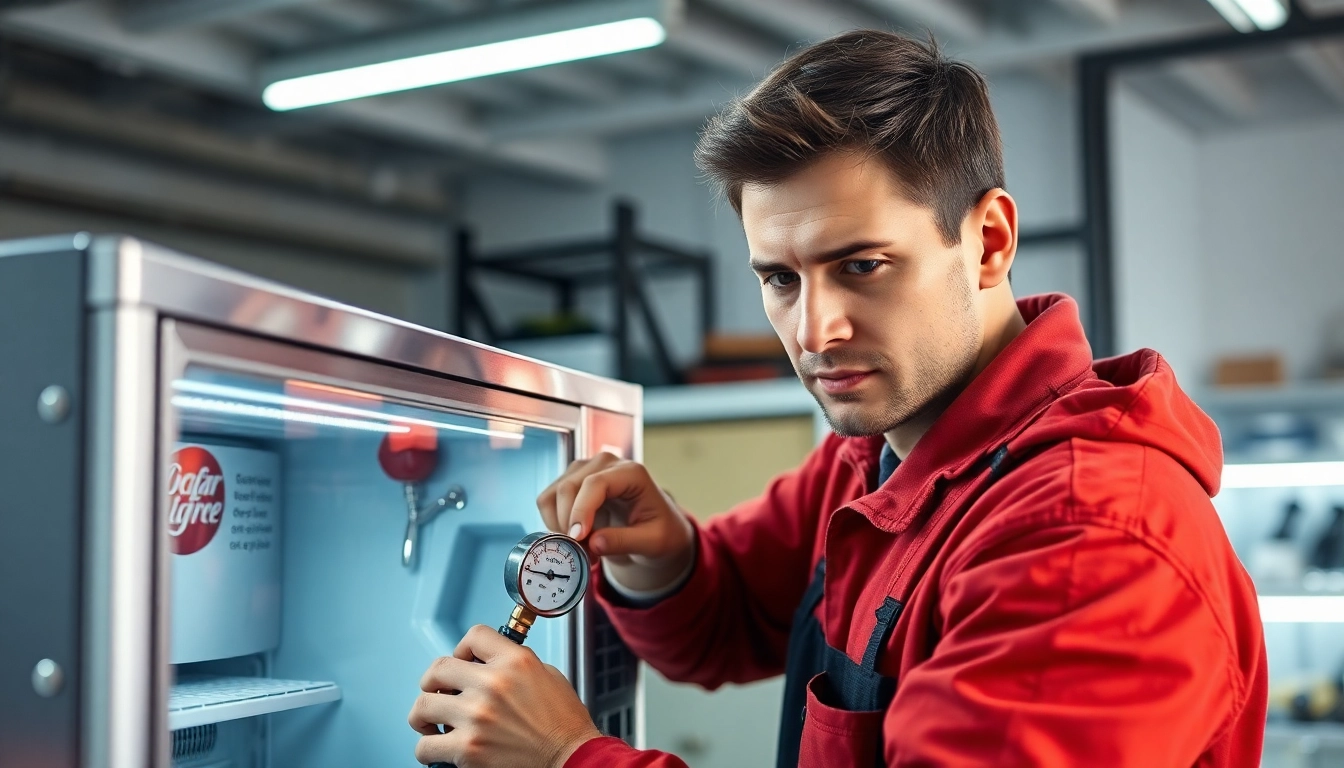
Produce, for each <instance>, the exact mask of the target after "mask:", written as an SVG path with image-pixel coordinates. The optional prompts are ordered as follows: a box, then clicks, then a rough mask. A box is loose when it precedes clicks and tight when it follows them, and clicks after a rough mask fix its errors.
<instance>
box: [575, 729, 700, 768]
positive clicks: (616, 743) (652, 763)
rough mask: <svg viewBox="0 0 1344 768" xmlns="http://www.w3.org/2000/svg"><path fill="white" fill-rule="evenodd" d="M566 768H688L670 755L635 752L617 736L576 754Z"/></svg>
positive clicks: (593, 742)
mask: <svg viewBox="0 0 1344 768" xmlns="http://www.w3.org/2000/svg"><path fill="white" fill-rule="evenodd" d="M565 768H686V763H684V762H682V761H681V758H679V757H677V756H676V755H672V754H668V753H667V752H659V751H658V750H656V749H635V748H634V747H632V746H630V745H629V744H626V743H625V742H624V741H621V740H620V739H618V738H615V737H614V736H603V737H602V738H600V739H590V740H588V741H586V742H584V743H583V746H581V747H579V748H578V749H576V750H574V754H572V755H570V756H569V759H568V760H566V761H565Z"/></svg>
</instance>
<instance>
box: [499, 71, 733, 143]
mask: <svg viewBox="0 0 1344 768" xmlns="http://www.w3.org/2000/svg"><path fill="white" fill-rule="evenodd" d="M748 85H749V84H748V83H747V82H745V81H744V82H743V84H742V90H745V89H746V88H747V87H748ZM736 95H737V91H735V90H734V89H731V88H729V87H727V86H725V85H723V84H721V83H712V84H701V85H700V86H698V87H695V88H692V89H690V90H689V91H688V92H687V93H685V94H683V95H680V96H675V97H667V96H663V95H658V96H645V97H642V98H629V99H626V100H625V101H622V102H621V103H620V104H618V105H615V106H612V107H609V108H607V109H601V110H594V109H574V108H565V109H556V110H550V111H548V112H545V113H543V114H540V115H536V116H534V117H529V118H527V119H524V120H519V119H503V120H495V121H490V122H488V123H487V125H488V126H489V127H490V132H491V135H493V136H495V137H497V138H499V139H501V140H516V139H525V138H537V137H545V136H552V137H553V136H575V137H583V136H586V137H594V136H598V137H610V136H618V135H621V134H629V133H637V132H640V131H647V130H653V129H656V128H664V127H667V126H671V125H687V124H694V123H697V122H700V121H702V120H704V119H705V118H707V117H709V116H710V115H712V114H714V113H715V112H716V111H718V109H719V108H720V107H721V106H722V105H723V104H724V103H726V102H728V101H729V100H731V99H732V98H734V97H735V96H736Z"/></svg>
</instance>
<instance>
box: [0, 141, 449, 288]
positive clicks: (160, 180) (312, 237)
mask: <svg viewBox="0 0 1344 768" xmlns="http://www.w3.org/2000/svg"><path fill="white" fill-rule="evenodd" d="M0 175H3V176H4V178H5V179H6V180H7V183H8V186H9V188H10V189H18V190H20V191H22V190H26V189H32V190H35V191H41V192H43V193H45V196H47V197H49V198H52V199H54V200H58V201H60V202H63V203H66V204H73V205H76V206H79V205H84V206H88V205H93V206H97V207H99V208H102V209H106V210H110V211H117V212H119V213H121V214H123V215H151V216H154V217H157V218H165V219H174V220H178V221H186V222H191V223H192V224H193V225H196V226H201V227H205V228H214V229H224V230H228V231H231V232H238V233H244V232H245V233H247V234H249V235H251V236H257V237H263V238H267V239H277V240H281V241H294V240H302V241H304V242H305V243H306V244H307V245H308V247H314V248H319V249H323V250H327V249H329V250H332V251H336V252H342V253H350V252H359V253H362V254H364V255H365V258H368V257H369V256H370V255H376V256H377V257H378V258H380V259H381V260H384V261H385V262H393V263H400V264H405V265H414V266H421V267H433V266H435V265H436V264H439V263H442V259H443V249H444V243H443V231H444V230H443V223H442V218H441V217H439V216H435V217H424V216H418V217H416V216H405V215H396V214H392V213H389V212H388V211H386V210H379V209H377V208H375V207H373V206H366V205H350V204H346V203H341V202H338V201H335V200H331V199H328V198H322V197H317V196H313V195H300V194H294V193H291V192H284V191H281V190H278V189H276V188H275V187H273V186H270V185H266V184H258V183H249V182H243V181H238V180H231V179H228V178H225V177H222V176H214V175H206V174H201V173H193V172H189V171H186V170H183V169H182V168H180V167H175V166H173V165H172V164H169V163H161V164H149V163H146V162H144V161H141V160H134V159H130V158H127V157H126V156H125V155H124V154H120V153H113V152H107V151H101V150H97V149H93V148H89V147H85V146H81V145H79V144H76V143H73V142H64V141H56V140H53V139H52V138H51V137H48V136H26V135H23V134H20V133H16V132H13V131H0Z"/></svg>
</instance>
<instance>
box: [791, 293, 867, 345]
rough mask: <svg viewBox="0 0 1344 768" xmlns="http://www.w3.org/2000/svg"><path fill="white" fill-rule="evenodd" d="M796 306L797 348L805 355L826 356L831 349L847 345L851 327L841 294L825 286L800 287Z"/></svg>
mask: <svg viewBox="0 0 1344 768" xmlns="http://www.w3.org/2000/svg"><path fill="white" fill-rule="evenodd" d="M799 306H800V307H801V308H802V316H801V317H800V318H799V319H798V334H797V339H798V345H799V346H800V347H802V349H803V351H804V352H813V353H819V352H825V351H826V350H828V349H829V348H830V347H831V346H832V345H834V344H836V343H839V342H845V341H849V340H850V338H852V337H853V335H854V327H853V325H852V324H851V323H850V320H849V307H848V305H847V302H846V301H845V297H844V295H843V293H842V292H841V291H837V290H835V289H834V288H828V287H827V286H825V285H812V286H807V285H804V286H803V290H802V296H801V297H800V301H799Z"/></svg>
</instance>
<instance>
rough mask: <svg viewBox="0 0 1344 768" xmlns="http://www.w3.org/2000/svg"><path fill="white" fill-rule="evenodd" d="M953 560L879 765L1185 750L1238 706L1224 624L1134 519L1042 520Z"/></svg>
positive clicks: (1162, 754)
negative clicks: (927, 648)
mask: <svg viewBox="0 0 1344 768" xmlns="http://www.w3.org/2000/svg"><path fill="white" fill-rule="evenodd" d="M1038 522H1039V521H1038ZM949 566H950V567H949V569H948V571H947V572H946V573H947V574H948V576H947V577H945V579H944V582H943V584H942V588H943V589H942V598H941V611H940V614H939V617H940V619H941V627H940V629H941V639H940V640H939V641H938V645H937V647H936V649H935V651H934V653H933V655H932V657H931V658H929V659H928V660H927V661H925V662H924V663H922V664H920V665H919V666H917V667H915V668H913V669H912V670H910V671H909V672H907V674H906V676H905V679H904V680H903V681H902V682H901V685H900V686H899V688H898V690H897V693H896V697H895V699H894V700H893V701H892V704H891V706H890V708H889V709H888V710H887V714H886V716H885V719H884V723H883V740H884V752H885V756H886V759H887V764H888V765H891V766H935V765H937V766H941V765H957V766H999V765H1087V766H1092V767H1093V768H1108V767H1110V766H1144V767H1145V768H1147V767H1149V766H1189V765H1193V764H1195V762H1196V761H1197V759H1198V757H1199V755H1200V753H1201V752H1202V750H1203V749H1204V748H1205V747H1206V746H1207V745H1208V744H1209V743H1210V741H1211V740H1212V739H1213V737H1214V736H1215V734H1217V733H1218V732H1219V731H1220V730H1221V729H1222V728H1223V727H1225V726H1226V725H1227V724H1228V723H1229V722H1230V721H1231V719H1232V717H1233V716H1234V714H1235V713H1236V712H1239V711H1240V710H1241V707H1242V702H1244V701H1245V698H1246V691H1245V690H1244V689H1243V686H1242V685H1241V683H1240V679H1241V678H1240V676H1238V675H1237V674H1235V672H1234V669H1235V667H1234V656H1233V652H1232V644H1231V640H1230V636H1229V634H1228V628H1227V627H1224V626H1222V625H1221V624H1220V623H1219V622H1218V621H1217V620H1216V619H1215V617H1214V614H1213V612H1212V611H1211V610H1210V608H1209V604H1208V602H1207V601H1206V599H1205V596H1204V595H1203V593H1202V592H1201V591H1200V588H1199V585H1198V584H1194V583H1191V581H1190V580H1189V579H1188V578H1186V576H1185V574H1184V572H1183V571H1182V570H1181V569H1180V568H1179V567H1178V566H1177V565H1175V564H1173V563H1172V562H1170V561H1169V560H1168V559H1167V558H1166V557H1164V556H1163V555H1162V554H1161V553H1159V552H1158V551H1155V550H1154V549H1152V548H1150V547H1149V545H1147V544H1145V543H1144V542H1143V541H1142V540H1140V539H1139V538H1137V537H1136V536H1134V535H1133V534H1132V533H1131V532H1127V531H1122V530H1117V529H1114V528H1110V527H1107V526H1105V525H1099V524H1095V523H1076V524H1065V525H1055V524H1053V523H1052V524H1051V525H1049V526H1041V525H1037V526H1036V527H1035V528H1034V529H1032V530H1029V531H1022V532H1019V533H1017V534H1014V535H1012V536H1009V537H1002V538H999V540H998V543H991V544H989V545H988V546H983V547H977V549H976V552H975V554H973V555H971V556H970V557H968V558H967V559H966V560H965V562H963V563H961V564H959V565H958V564H955V563H952V562H950V563H949Z"/></svg>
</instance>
